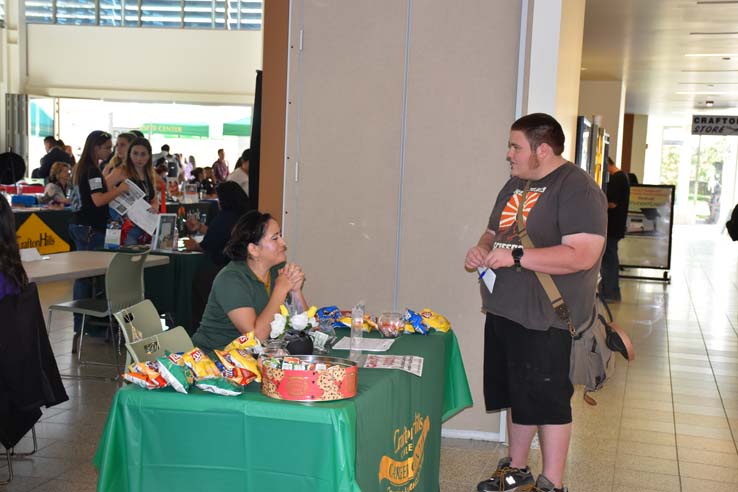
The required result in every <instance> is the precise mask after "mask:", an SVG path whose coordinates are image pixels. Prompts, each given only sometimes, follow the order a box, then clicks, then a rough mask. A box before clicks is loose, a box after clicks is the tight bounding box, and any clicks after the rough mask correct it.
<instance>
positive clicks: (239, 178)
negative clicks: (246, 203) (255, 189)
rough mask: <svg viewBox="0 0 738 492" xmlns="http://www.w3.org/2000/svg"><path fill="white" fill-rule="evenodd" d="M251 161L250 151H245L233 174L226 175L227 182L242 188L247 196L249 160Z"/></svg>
mask: <svg viewBox="0 0 738 492" xmlns="http://www.w3.org/2000/svg"><path fill="white" fill-rule="evenodd" d="M250 159H251V149H246V150H244V151H243V154H241V157H239V158H238V161H237V162H236V167H235V169H233V172H232V173H231V174H229V175H228V178H227V179H228V181H234V182H236V183H238V184H239V186H241V188H243V191H244V192H245V193H246V194H247V195H248V194H249V160H250Z"/></svg>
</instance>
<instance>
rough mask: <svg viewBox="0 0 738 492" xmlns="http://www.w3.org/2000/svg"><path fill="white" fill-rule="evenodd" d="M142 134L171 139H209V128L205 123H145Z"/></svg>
mask: <svg viewBox="0 0 738 492" xmlns="http://www.w3.org/2000/svg"><path fill="white" fill-rule="evenodd" d="M141 131H142V132H143V133H148V134H152V133H156V134H157V135H164V136H166V137H172V138H209V137H210V126H208V125H207V124H205V123H146V124H144V125H143V126H141Z"/></svg>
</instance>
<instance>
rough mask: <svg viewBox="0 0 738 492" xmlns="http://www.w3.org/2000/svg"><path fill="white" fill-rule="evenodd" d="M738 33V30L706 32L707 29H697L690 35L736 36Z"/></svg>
mask: <svg viewBox="0 0 738 492" xmlns="http://www.w3.org/2000/svg"><path fill="white" fill-rule="evenodd" d="M736 34H738V31H715V32H705V31H695V32H690V33H689V35H690V36H735V35H736Z"/></svg>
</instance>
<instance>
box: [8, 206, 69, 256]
mask: <svg viewBox="0 0 738 492" xmlns="http://www.w3.org/2000/svg"><path fill="white" fill-rule="evenodd" d="M15 236H16V238H17V239H18V247H19V248H21V249H23V248H36V249H37V250H38V252H39V253H40V254H42V255H48V254H52V253H65V252H67V251H69V250H70V248H69V243H67V242H66V241H64V240H63V239H62V238H60V237H59V235H57V233H56V232H54V230H53V229H52V228H51V227H49V226H48V225H46V222H44V221H43V220H41V218H40V217H39V216H38V215H36V214H31V215H30V216H29V217H28V218H27V219H26V221H25V222H23V224H21V226H20V227H19V228H18V230H16V231H15Z"/></svg>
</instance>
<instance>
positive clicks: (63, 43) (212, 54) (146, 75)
mask: <svg viewBox="0 0 738 492" xmlns="http://www.w3.org/2000/svg"><path fill="white" fill-rule="evenodd" d="M27 29H28V33H27V35H28V79H27V83H26V87H27V90H28V92H29V93H34V94H39V95H68V96H70V97H85V94H86V93H87V94H90V97H105V94H109V97H115V95H116V94H124V95H125V97H133V96H135V93H136V92H141V93H146V94H149V97H148V98H149V99H150V98H151V95H154V96H156V95H157V94H158V95H160V99H161V100H183V99H187V100H197V99H198V95H200V94H201V95H202V96H201V99H202V100H203V101H204V102H210V101H213V98H212V97H211V95H217V96H219V97H218V98H217V99H218V100H219V101H221V102H225V101H231V102H234V103H237V102H238V103H242V102H252V101H253V95H254V85H255V80H256V70H257V69H260V68H261V56H262V55H261V53H262V34H261V31H210V30H194V29H154V28H151V29H148V28H146V29H145V28H141V29H129V28H113V27H96V26H59V25H41V24H29V25H28V26H27ZM75 89H76V90H75ZM178 94H186V95H187V97H186V98H181V97H177V95H178Z"/></svg>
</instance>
